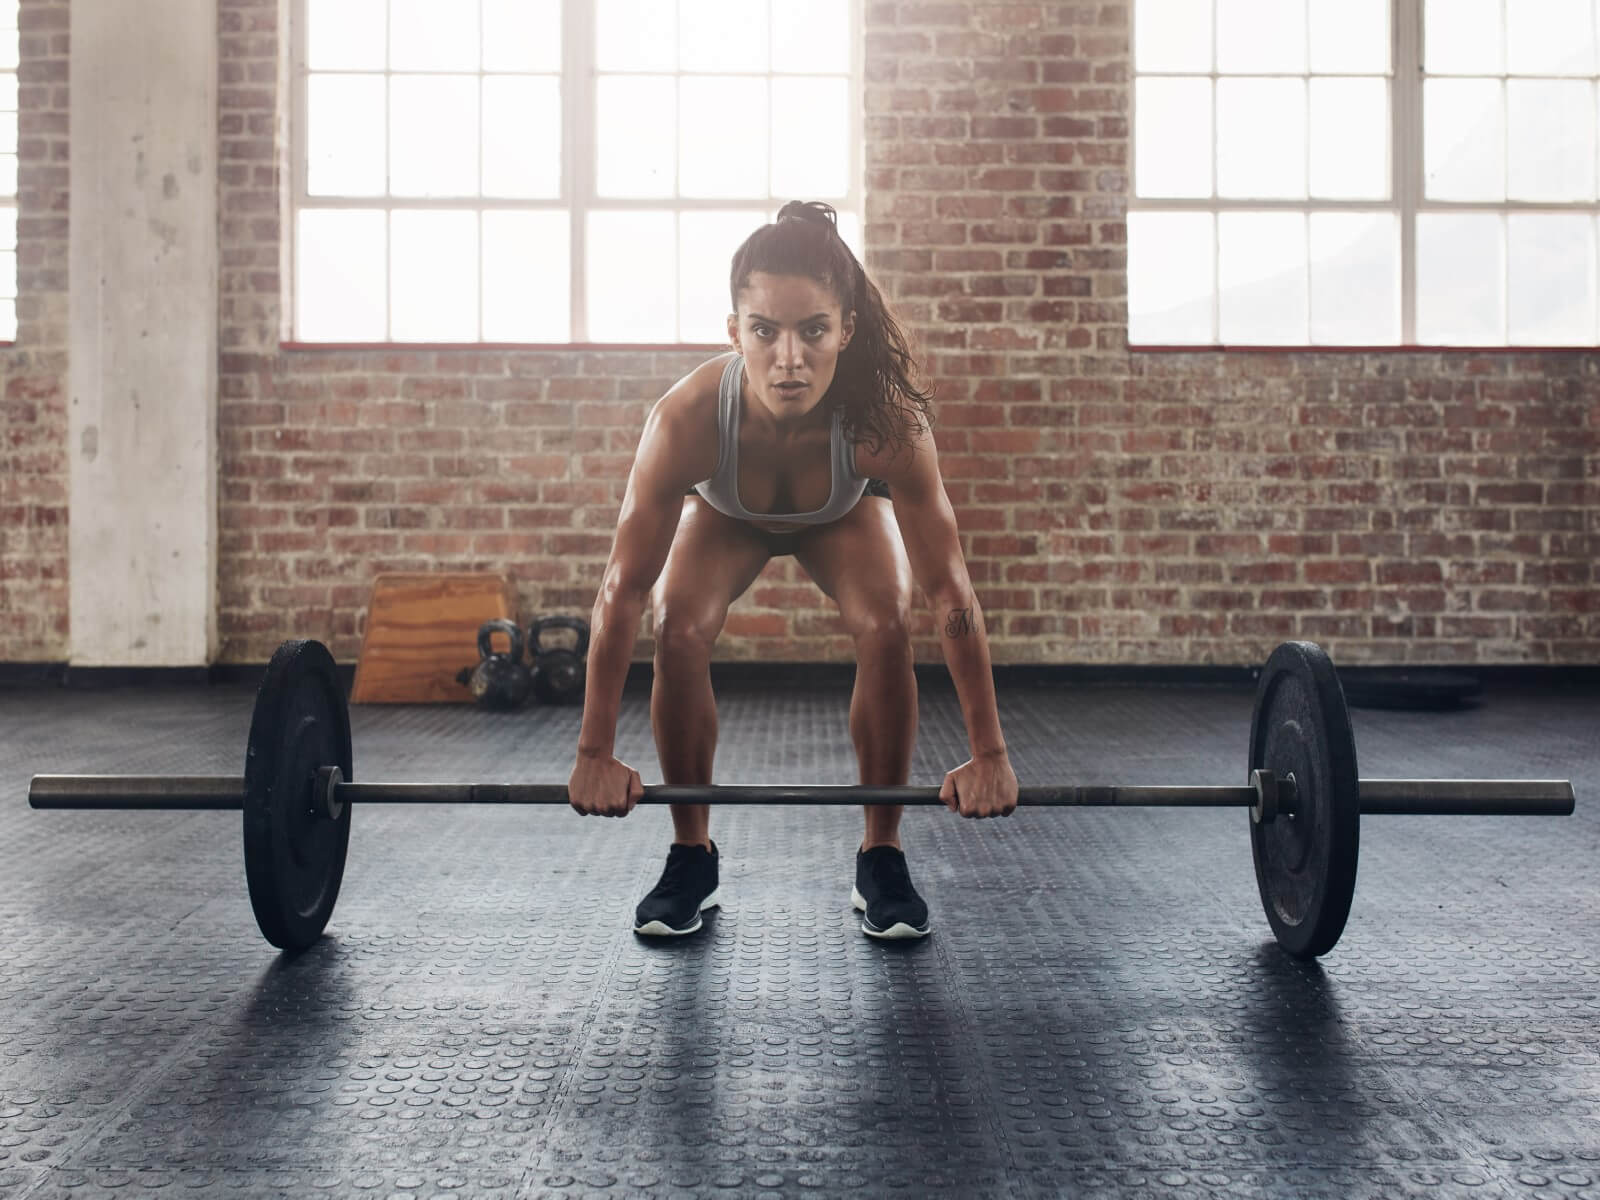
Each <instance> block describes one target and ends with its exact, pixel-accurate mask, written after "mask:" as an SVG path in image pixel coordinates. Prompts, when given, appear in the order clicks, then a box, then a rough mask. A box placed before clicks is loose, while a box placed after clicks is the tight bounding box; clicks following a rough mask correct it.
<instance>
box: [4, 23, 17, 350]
mask: <svg viewBox="0 0 1600 1200" xmlns="http://www.w3.org/2000/svg"><path fill="white" fill-rule="evenodd" d="M17 8H18V0H0V342H10V341H15V340H16V337H17V62H18V59H19V57H20V51H21V45H20V39H19V36H18V34H17Z"/></svg>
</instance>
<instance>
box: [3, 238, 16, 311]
mask: <svg viewBox="0 0 1600 1200" xmlns="http://www.w3.org/2000/svg"><path fill="white" fill-rule="evenodd" d="M0 297H3V298H4V299H7V300H15V299H16V298H17V252H16V251H15V250H0Z"/></svg>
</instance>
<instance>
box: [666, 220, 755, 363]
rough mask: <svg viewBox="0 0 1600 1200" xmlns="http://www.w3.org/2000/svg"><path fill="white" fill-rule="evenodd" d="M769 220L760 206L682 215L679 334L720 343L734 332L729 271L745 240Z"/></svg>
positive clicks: (683, 336) (680, 231)
mask: <svg viewBox="0 0 1600 1200" xmlns="http://www.w3.org/2000/svg"><path fill="white" fill-rule="evenodd" d="M766 223H767V214H766V213H764V212H761V211H760V210H756V209H752V210H745V211H728V212H686V213H683V214H681V215H680V216H679V217H678V337H679V339H680V340H682V341H685V342H720V341H722V340H723V339H724V338H725V337H727V333H728V313H729V312H731V311H732V308H731V303H730V297H729V296H728V271H729V268H730V267H731V265H732V262H733V252H734V251H735V250H737V249H738V248H739V245H740V243H741V242H743V241H744V240H745V238H747V237H749V236H750V235H751V234H752V233H754V232H755V231H756V230H757V229H758V228H760V227H761V226H762V225H765V224H766Z"/></svg>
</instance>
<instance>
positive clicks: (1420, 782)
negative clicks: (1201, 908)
mask: <svg viewBox="0 0 1600 1200" xmlns="http://www.w3.org/2000/svg"><path fill="white" fill-rule="evenodd" d="M1277 784H1278V788H1279V793H1280V794H1279V799H1278V815H1279V816H1286V815H1290V814H1292V813H1293V811H1294V798H1293V793H1294V782H1293V780H1289V779H1280V780H1278V781H1277ZM1359 788H1360V799H1361V815H1362V816H1364V817H1366V816H1376V815H1380V814H1381V815H1387V816H1396V815H1409V816H1431V817H1436V816H1470V817H1486V816H1487V817H1494V816H1499V817H1526V816H1552V817H1564V816H1570V815H1571V814H1572V812H1573V809H1574V807H1575V804H1576V797H1575V794H1574V792H1573V788H1572V784H1571V783H1570V782H1568V781H1567V780H1565V779H1363V780H1362V781H1361V782H1360V785H1359ZM332 799H333V800H334V801H335V802H336V803H339V804H359V805H367V804H566V803H567V802H568V797H567V788H566V785H565V784H558V783H348V782H343V781H340V782H337V783H335V784H334V785H333V796H332ZM1259 799H1260V791H1259V789H1258V788H1255V787H1212V786H1207V787H1200V786H1196V787H1181V786H1180V787H1173V786H1156V787H1126V786H1120V787H1119V786H1095V785H1093V784H1066V785H1062V786H1059V787H1024V788H1019V789H1018V790H1017V804H1018V805H1019V806H1021V807H1024V808H1029V807H1037V808H1255V807H1256V805H1257V802H1258V800H1259ZM244 801H245V782H244V780H243V778H240V777H237V776H231V775H35V776H34V777H33V781H32V783H31V784H30V785H29V788H28V804H29V806H30V807H33V808H39V809H100V810H103V809H119V810H140V809H159V810H162V811H179V810H188V809H215V810H221V811H234V812H236V811H238V810H240V809H242V808H244ZM639 803H640V804H716V805H741V804H745V805H762V804H780V805H805V806H817V805H832V804H939V803H941V801H940V799H939V789H938V788H931V787H900V786H893V787H889V786H885V787H870V786H861V785H849V786H846V785H837V784H824V785H816V786H807V787H786V786H774V785H768V784H759V785H745V784H734V785H726V784H718V785H715V786H705V787H696V786H683V785H675V784H667V785H658V786H651V787H646V788H645V789H644V795H643V796H642V797H641V798H640V800H639Z"/></svg>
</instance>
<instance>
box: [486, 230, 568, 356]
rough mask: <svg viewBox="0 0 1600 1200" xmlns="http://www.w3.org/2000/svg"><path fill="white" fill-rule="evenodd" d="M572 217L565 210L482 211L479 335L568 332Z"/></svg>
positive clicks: (554, 337)
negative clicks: (481, 297)
mask: <svg viewBox="0 0 1600 1200" xmlns="http://www.w3.org/2000/svg"><path fill="white" fill-rule="evenodd" d="M571 244H572V219H571V216H570V215H569V214H568V213H566V212H564V211H552V212H504V211H496V212H486V213H484V214H483V340H484V341H486V342H565V341H569V340H570V339H571V337H572V305H571V298H572V283H571V274H572V265H571V258H570V247H571Z"/></svg>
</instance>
